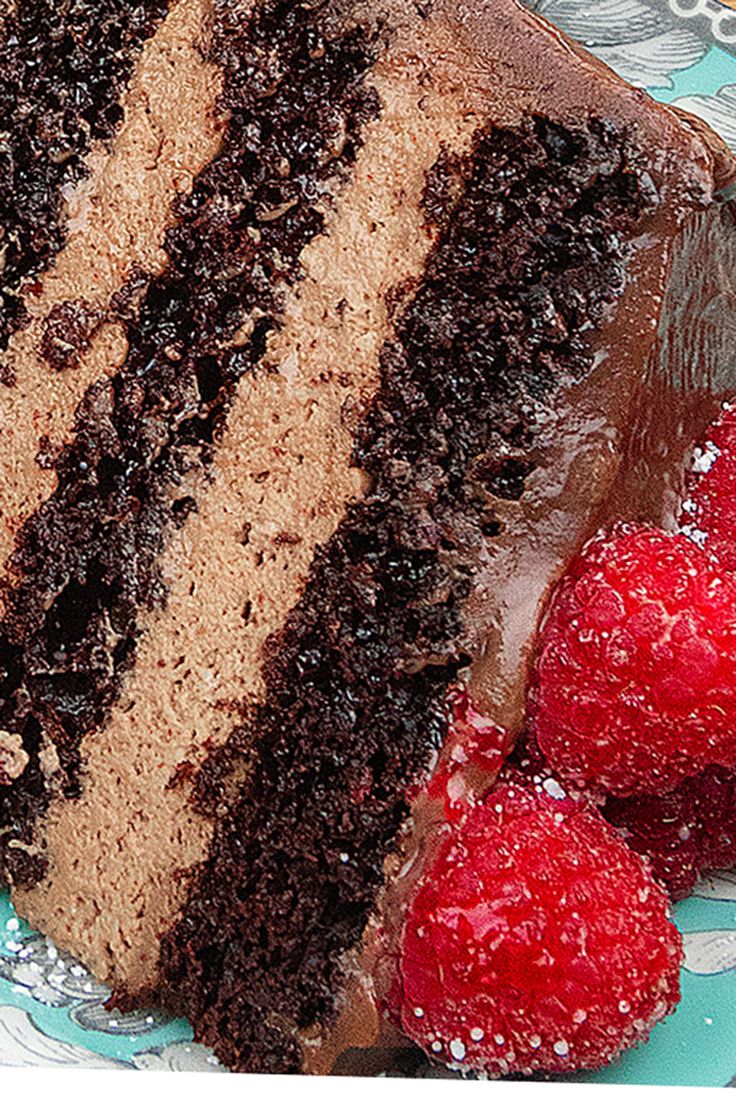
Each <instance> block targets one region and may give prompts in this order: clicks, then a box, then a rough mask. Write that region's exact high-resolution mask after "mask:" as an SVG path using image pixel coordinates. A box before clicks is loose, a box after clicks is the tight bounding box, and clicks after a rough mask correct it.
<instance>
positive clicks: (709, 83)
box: [0, 0, 736, 1087]
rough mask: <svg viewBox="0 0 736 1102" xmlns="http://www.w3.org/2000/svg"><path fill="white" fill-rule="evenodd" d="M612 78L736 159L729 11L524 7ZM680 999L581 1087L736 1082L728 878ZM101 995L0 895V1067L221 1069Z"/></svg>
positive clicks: (184, 1031)
mask: <svg viewBox="0 0 736 1102" xmlns="http://www.w3.org/2000/svg"><path fill="white" fill-rule="evenodd" d="M527 3H528V6H529V7H531V8H533V9H535V10H536V11H539V12H540V13H542V14H543V15H545V16H546V17H547V18H548V19H550V20H551V21H552V22H553V23H556V24H557V25H558V26H559V27H561V28H562V29H563V30H565V31H567V32H568V33H569V34H571V35H573V36H574V37H576V38H578V39H579V40H580V41H581V42H583V43H584V44H585V45H586V46H587V47H588V48H589V49H591V50H592V51H593V52H594V53H596V54H597V55H598V56H599V57H601V58H602V59H603V60H604V61H606V62H607V63H608V64H609V65H611V66H612V68H614V69H616V70H617V71H618V72H619V73H621V75H622V76H624V77H625V78H626V79H627V80H628V81H630V82H631V83H633V84H636V85H638V86H640V87H645V88H648V89H649V91H650V92H651V93H652V95H653V96H655V97H656V98H657V99H660V100H662V101H663V102H666V103H675V104H677V105H678V106H681V107H684V108H686V109H687V110H689V111H692V112H693V113H695V114H698V115H700V116H702V117H703V118H704V119H706V120H707V121H708V122H709V123H710V125H711V126H713V127H714V129H716V130H717V131H719V133H721V135H722V136H723V137H724V138H725V139H726V141H727V142H729V143H730V144H731V145H732V146H733V148H734V149H736V2H734V0H729V2H728V3H726V2H721V0H527ZM675 917H676V921H677V923H678V925H679V927H680V929H681V930H682V932H683V935H684V940H685V949H686V959H685V966H684V968H683V977H682V987H683V997H682V1003H681V1004H680V1006H679V1008H678V1010H677V1012H676V1013H675V1014H674V1015H673V1016H672V1017H671V1018H670V1019H668V1020H667V1021H666V1022H663V1023H662V1024H661V1025H659V1026H657V1028H656V1029H655V1030H654V1033H653V1034H652V1037H651V1040H650V1041H649V1043H648V1044H646V1045H645V1046H643V1047H642V1048H640V1049H638V1050H636V1051H634V1052H630V1053H628V1054H627V1055H626V1056H625V1058H624V1059H623V1060H621V1061H620V1062H618V1063H616V1064H615V1065H613V1066H611V1067H610V1068H607V1069H606V1070H605V1071H603V1072H599V1073H597V1074H595V1075H585V1076H579V1077H578V1078H579V1079H581V1080H583V1081H585V1082H605V1083H652V1084H654V1083H656V1084H662V1085H673V1086H674V1085H679V1086H713V1087H717V1086H731V1085H736V873H728V874H720V875H719V876H717V877H712V878H710V879H707V880H705V881H703V882H702V883H701V885H700V886H699V888H698V891H697V892H696V893H695V895H694V896H693V897H692V898H691V899H688V900H686V901H685V902H684V903H681V904H679V905H678V907H677V908H676V910H675ZM107 996H108V992H107V990H106V989H105V988H104V987H102V986H101V985H100V984H98V983H96V982H95V981H94V980H93V979H92V977H91V976H90V975H89V974H88V973H87V972H85V970H84V969H83V968H82V967H81V966H80V965H79V964H77V963H75V962H74V961H73V960H72V959H71V958H69V957H67V956H66V955H65V954H63V953H60V952H58V951H57V950H56V949H55V948H54V946H53V945H51V944H50V943H49V942H48V941H47V940H46V939H45V938H43V937H41V936H40V935H39V934H36V933H34V932H33V931H32V930H31V929H29V928H28V927H27V926H26V925H25V924H24V923H22V922H19V921H18V919H17V918H16V916H15V914H14V913H13V910H12V908H11V906H10V903H9V902H8V899H7V896H6V895H3V894H2V893H0V1065H6V1066H7V1065H11V1066H18V1065H21V1066H31V1065H36V1066H37V1065H41V1066H47V1067H87V1068H117V1069H131V1070H135V1069H168V1070H172V1071H222V1070H223V1069H222V1068H221V1067H220V1066H219V1065H218V1064H217V1061H216V1060H215V1059H214V1057H213V1056H212V1055H211V1054H210V1053H209V1052H208V1051H207V1050H206V1049H204V1048H203V1047H202V1046H201V1045H196V1044H194V1043H193V1042H192V1039H191V1038H192V1033H191V1029H190V1028H189V1026H188V1025H187V1023H186V1022H181V1021H169V1020H167V1019H165V1018H163V1017H162V1016H161V1015H159V1014H158V1013H156V1012H154V1011H152V1012H150V1013H146V1012H142V1011H136V1012H135V1013H132V1014H118V1013H115V1012H114V1011H108V1010H106V1009H105V1001H106V999H107Z"/></svg>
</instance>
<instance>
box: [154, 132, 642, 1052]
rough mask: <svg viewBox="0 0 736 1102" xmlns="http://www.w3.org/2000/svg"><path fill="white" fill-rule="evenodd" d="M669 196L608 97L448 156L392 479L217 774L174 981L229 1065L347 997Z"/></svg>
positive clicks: (397, 365)
mask: <svg viewBox="0 0 736 1102" xmlns="http://www.w3.org/2000/svg"><path fill="white" fill-rule="evenodd" d="M657 204H658V195H657V190H656V187H655V185H654V183H653V181H652V179H651V177H650V175H649V174H648V172H647V171H646V167H645V166H644V165H643V164H642V163H641V160H640V156H639V154H638V153H637V152H636V150H635V147H634V144H633V143H632V142H631V141H630V137H629V135H628V134H627V133H626V131H625V129H622V128H621V127H618V126H616V125H614V124H612V123H610V122H606V121H603V120H601V119H598V118H595V117H592V118H591V119H590V120H589V121H588V122H587V123H586V124H581V125H580V126H579V127H572V126H563V125H560V124H557V123H553V122H551V121H550V120H548V119H546V118H544V117H542V116H535V117H533V118H531V119H527V120H525V121H523V122H522V123H521V124H520V125H518V126H516V127H507V128H500V127H498V128H494V127H490V128H488V129H483V130H481V131H479V133H478V134H477V137H476V140H475V142H474V146H473V149H472V151H471V153H470V154H468V155H467V156H464V157H449V156H444V157H441V158H440V160H439V161H438V163H437V164H436V165H435V167H434V168H433V169H432V171H431V172H430V174H429V176H428V179H427V185H426V190H425V209H426V213H427V218H428V220H429V221H432V222H435V223H436V224H437V225H438V227H439V231H440V236H439V239H438V241H437V244H436V245H435V246H434V248H433V249H432V251H431V253H430V256H429V258H428V260H427V263H426V265H425V269H424V272H423V274H422V276H421V279H420V281H419V282H418V285H417V286H415V287H413V288H408V289H405V290H404V294H403V297H402V296H401V295H399V296H398V297H397V299H396V301H395V303H394V309H395V316H396V319H397V320H396V324H395V336H394V338H393V339H390V340H389V341H387V343H386V344H385V345H384V347H383V351H382V354H381V361H380V373H381V381H380V387H379V390H378V392H377V394H376V395H375V396H374V398H373V399H372V401H371V403H370V406H369V408H368V411H367V414H366V416H365V417H364V419H363V420H362V422H361V423H360V425H359V427H358V429H357V431H356V438H355V453H354V462H355V463H356V465H357V466H359V467H360V468H362V470H363V471H365V472H366V473H367V475H368V476H369V478H370V485H369V489H368V491H367V493H366V494H365V496H364V497H363V499H362V500H360V501H358V502H353V503H352V504H349V505H348V507H347V510H346V515H345V517H344V519H343V521H342V522H341V523H340V525H339V526H338V528H337V530H336V531H335V533H334V535H333V536H332V537H331V538H330V539H329V540H328V541H327V542H326V543H325V544H324V545H323V546H322V547H320V548H319V549H318V551H317V553H316V555H315V558H314V562H313V565H312V569H311V573H310V577H309V580H308V583H307V585H306V588H305V590H304V593H303V595H302V597H301V598H300V600H299V601H298V603H297V604H296V606H295V607H294V608H293V610H292V612H291V613H290V614H289V616H288V618H287V620H286V623H285V626H284V628H283V630H282V631H281V632H280V633H278V634H277V635H276V636H275V637H273V639H272V640H271V643H270V648H269V654H268V656H267V659H266V662H265V666H264V680H265V685H266V695H265V700H264V701H263V703H262V704H261V705H260V706H257V707H256V708H255V709H254V713H253V715H252V716H251V717H250V718H249V719H248V720H247V721H246V722H245V723H244V724H242V725H241V726H239V727H238V728H237V729H236V730H235V731H234V733H233V735H232V737H231V738H230V740H229V741H228V743H227V744H226V745H225V746H224V747H223V748H222V749H221V750H220V751H218V752H216V753H213V754H212V755H211V757H210V759H209V761H208V762H207V763H206V764H205V766H204V768H203V769H202V771H201V773H200V776H199V779H198V785H197V789H198V795H199V798H200V800H201V802H202V806H203V808H204V809H205V811H207V812H209V813H210V814H212V815H218V816H219V818H218V819H217V825H216V828H215V834H214V838H213V841H212V844H211V847H210V853H209V857H208V859H207V861H206V862H205V863H204V864H203V866H202V867H201V869H200V870H199V874H198V877H197V880H196V882H195V884H194V886H193V887H192V890H191V892H190V895H189V899H188V901H187V904H186V906H185V908H184V911H183V914H182V917H181V918H180V920H179V921H178V922H177V924H176V925H175V926H174V928H173V929H172V930H171V931H170V932H169V934H168V935H167V936H166V938H165V939H164V941H163V944H162V969H163V995H164V999H165V1001H166V1003H167V1004H168V1005H169V1006H170V1007H171V1008H172V1009H175V1010H176V1011H178V1012H182V1013H184V1014H186V1015H187V1016H188V1017H190V1019H191V1020H192V1021H194V1022H195V1028H196V1033H197V1037H198V1039H200V1040H202V1041H204V1042H206V1043H207V1044H209V1045H211V1046H212V1047H213V1048H214V1049H215V1051H216V1052H217V1053H218V1055H219V1056H220V1057H221V1058H222V1059H223V1060H224V1062H225V1063H226V1064H228V1065H229V1066H231V1067H234V1068H237V1069H240V1070H246V1071H296V1070H299V1069H300V1068H301V1066H302V1055H301V1050H300V1043H299V1040H298V1037H297V1034H298V1033H299V1032H301V1031H305V1030H308V1029H310V1028H311V1027H313V1026H315V1024H319V1025H321V1026H325V1025H328V1026H329V1024H330V1023H331V1022H332V1021H333V1020H334V1018H335V1015H336V1007H337V1002H336V999H337V993H338V992H339V991H340V989H341V987H342V985H343V983H344V981H345V960H346V954H347V953H348V952H349V951H350V950H354V949H355V948H356V947H357V946H358V944H359V942H360V939H361V936H362V934H363V931H364V929H365V927H366V923H367V921H368V919H369V917H370V916H371V914H372V912H373V910H374V907H375V901H376V896H377V894H378V892H379V890H380V888H381V885H382V883H383V877H384V861H385V859H386V857H387V856H388V855H389V854H390V852H391V851H392V850H393V849H394V847H395V845H396V840H397V836H398V834H399V831H400V828H401V826H402V824H403V823H404V822H405V820H406V818H407V816H408V814H409V801H410V789H411V786H412V785H413V784H414V783H415V782H416V781H417V780H419V779H420V778H421V777H423V776H425V775H426V773H427V770H428V768H429V766H430V762H431V760H432V757H433V754H434V753H435V752H436V751H437V750H438V749H439V747H440V746H441V744H442V741H443V739H444V737H445V735H446V731H447V712H446V704H445V700H446V691H447V686H448V684H449V683H450V682H451V681H453V680H454V679H455V678H456V677H457V675H458V672H459V671H460V670H461V669H462V668H463V667H465V666H467V665H469V663H470V661H471V659H472V655H473V650H474V647H475V644H476V642H477V637H478V634H479V631H480V633H482V626H481V628H480V629H479V625H477V624H469V623H468V621H467V617H466V610H467V607H468V602H469V600H470V598H471V597H472V595H473V592H474V589H475V587H476V584H477V581H478V577H479V574H480V571H481V569H482V564H483V562H484V559H485V558H487V553H488V548H489V547H491V546H492V544H493V541H494V540H495V539H497V538H498V537H499V536H500V534H501V533H502V530H503V523H504V522H503V520H502V519H501V517H500V514H499V509H498V504H499V502H503V501H508V500H516V499H518V498H520V497H521V496H522V495H523V493H524V490H525V485H526V483H527V480H528V479H529V478H530V476H531V475H532V474H533V471H534V467H535V460H534V448H535V444H536V442H537V439H538V436H539V434H540V432H541V431H542V428H543V426H544V424H545V422H546V421H547V420H548V418H549V416H550V414H551V410H552V408H553V405H554V402H555V399H556V398H557V397H558V396H559V392H560V391H561V390H562V389H564V388H566V387H571V386H575V385H577V384H578V383H580V382H581V381H583V380H585V379H586V377H587V376H588V375H589V374H590V373H591V372H592V370H593V368H594V366H595V355H594V352H593V345H592V342H591V335H592V334H593V333H594V332H595V331H596V329H597V328H599V327H600V326H602V325H603V324H604V323H605V322H606V320H607V319H608V318H609V316H610V314H611V312H612V310H613V307H614V306H615V303H616V301H617V299H618V298H619V296H620V295H621V294H622V293H623V290H624V287H625V285H626V268H627V262H628V261H629V259H630V256H631V251H632V246H631V244H630V243H631V241H632V240H633V239H634V238H635V236H636V232H637V227H638V226H639V224H640V222H641V220H642V219H643V218H644V217H645V216H646V215H648V214H651V213H652V212H653V211H654V210H655V209H656V207H657ZM244 766H245V768H246V769H247V771H248V776H247V779H246V780H245V782H242V781H238V778H240V777H242V770H243V767H244ZM238 783H240V785H241V787H240V791H239V793H238V794H237V796H235V795H233V792H232V788H233V785H234V784H238ZM224 807H227V810H223V808H224Z"/></svg>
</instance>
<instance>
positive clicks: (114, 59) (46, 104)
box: [0, 0, 166, 353]
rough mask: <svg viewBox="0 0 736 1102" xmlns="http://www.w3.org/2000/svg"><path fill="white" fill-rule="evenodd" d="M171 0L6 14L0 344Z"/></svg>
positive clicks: (46, 6)
mask: <svg viewBox="0 0 736 1102" xmlns="http://www.w3.org/2000/svg"><path fill="white" fill-rule="evenodd" d="M165 12H166V0H95V2H94V3H87V2H86V0H74V2H72V3H66V4H59V3H55V2H54V0H24V2H23V3H19V4H16V5H13V6H12V7H10V9H9V10H8V11H7V12H6V13H5V15H4V16H3V19H2V22H1V23H0V42H1V43H2V57H3V71H2V78H0V118H2V119H3V135H2V144H0V258H1V259H2V264H0V353H2V351H3V350H4V349H5V348H6V346H7V342H8V337H9V336H10V334H11V333H12V332H13V331H14V330H15V329H17V328H18V327H19V326H20V325H22V324H23V322H24V321H25V319H26V313H25V310H24V308H23V303H22V300H21V298H20V295H19V292H20V289H21V286H22V283H23V281H24V280H26V279H28V278H29V277H32V276H35V275H36V274H38V273H39V272H40V271H42V270H43V269H44V268H45V267H46V266H47V264H48V262H49V260H50V259H51V257H53V256H54V255H55V254H56V253H57V252H58V251H59V249H60V248H61V246H62V244H63V241H64V236H65V226H64V214H63V208H64V191H65V189H66V188H69V187H70V186H73V185H74V184H76V183H77V182H78V181H79V180H80V179H81V178H82V177H83V175H84V174H85V171H86V165H85V156H86V154H87V153H88V152H89V150H90V147H91V144H92V143H93V142H95V141H99V140H101V139H106V138H110V137H111V136H112V134H113V133H114V131H115V129H116V127H117V125H118V123H119V122H120V120H121V117H122V112H121V108H120V103H119V100H120V93H121V89H122V88H123V87H124V85H125V83H126V81H127V78H128V76H129V75H130V72H131V68H132V65H133V61H134V58H135V56H136V54H137V52H138V50H139V48H140V46H141V44H142V43H143V42H144V41H145V40H146V39H147V38H148V37H149V35H151V34H152V33H153V31H154V29H155V27H156V24H157V22H158V20H159V19H161V17H162V16H163V15H164V14H165Z"/></svg>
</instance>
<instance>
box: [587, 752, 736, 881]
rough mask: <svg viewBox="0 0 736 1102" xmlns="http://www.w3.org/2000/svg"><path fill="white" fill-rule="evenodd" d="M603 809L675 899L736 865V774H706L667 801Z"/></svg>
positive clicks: (634, 800)
mask: <svg viewBox="0 0 736 1102" xmlns="http://www.w3.org/2000/svg"><path fill="white" fill-rule="evenodd" d="M602 810H603V814H604V815H605V817H606V818H607V819H608V821H609V822H610V823H613V824H614V826H616V827H617V828H618V829H619V830H620V831H621V833H622V834H623V836H624V839H625V841H626V843H627V845H628V846H630V847H631V848H632V849H634V850H636V852H637V853H642V854H645V855H646V856H647V857H648V858H649V863H650V866H651V869H652V873H653V874H654V878H655V879H656V880H658V881H659V882H660V884H663V885H664V886H665V888H666V889H667V891H668V892H669V894H670V897H671V898H672V899H684V898H685V896H687V895H689V894H690V892H691V891H692V890H693V888H694V887H695V882H696V880H697V879H698V877H699V875H700V873H701V872H703V871H705V870H711V869H732V868H734V866H736V772H734V771H733V770H727V769H720V768H718V767H717V766H716V767H713V768H711V769H706V770H705V771H704V772H703V773H700V774H698V776H697V777H690V778H688V779H687V780H685V781H683V782H682V784H681V785H679V787H678V788H676V789H675V790H674V792H670V793H668V794H667V795H665V796H632V797H629V798H628V799H616V798H613V797H612V798H611V799H609V800H608V801H607V802H606V804H605V806H604V807H603V809H602Z"/></svg>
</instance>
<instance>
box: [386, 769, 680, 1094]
mask: <svg viewBox="0 0 736 1102" xmlns="http://www.w3.org/2000/svg"><path fill="white" fill-rule="evenodd" d="M445 829H446V832H447V833H446V835H445V837H444V839H443V842H442V844H441V846H440V847H439V849H438V851H437V853H436V856H435V857H434V858H433V860H432V861H430V863H429V865H428V867H427V868H426V869H425V870H424V873H423V877H422V879H421V881H420V884H419V887H418V888H417V890H416V892H415V894H414V895H413V897H412V898H411V899H410V901H409V904H408V908H407V912H406V915H405V920H404V927H403V930H402V934H401V938H400V945H399V949H398V957H399V965H398V969H397V975H396V979H395V981H394V984H393V987H392V988H391V989H390V991H389V996H388V1005H387V1009H388V1013H389V1015H390V1016H391V1017H392V1018H393V1020H394V1021H395V1022H396V1024H397V1025H399V1026H400V1028H402V1029H403V1030H404V1032H405V1033H406V1034H408V1036H409V1037H410V1038H411V1039H412V1040H413V1041H415V1042H416V1043H417V1044H419V1045H421V1046H422V1047H423V1048H424V1049H425V1050H426V1051H427V1053H429V1054H430V1055H432V1056H434V1057H436V1058H438V1059H441V1060H443V1061H444V1062H446V1063H450V1064H454V1065H460V1066H462V1067H466V1068H472V1069H476V1070H480V1071H485V1072H488V1073H491V1074H493V1075H503V1074H509V1073H523V1074H531V1073H533V1072H539V1071H547V1072H562V1071H573V1070H577V1069H580V1068H596V1067H601V1066H602V1065H604V1064H606V1063H607V1062H609V1061H610V1060H611V1059H613V1058H614V1057H615V1056H616V1055H617V1054H618V1053H619V1052H621V1051H622V1050H623V1049H624V1048H626V1047H628V1046H630V1045H633V1044H636V1043H638V1042H640V1041H642V1040H643V1039H644V1038H645V1037H646V1036H647V1035H648V1033H649V1031H650V1030H651V1028H652V1026H653V1025H654V1023H655V1022H657V1021H659V1020H660V1019H661V1018H663V1017H664V1016H665V1015H666V1014H667V1013H669V1012H670V1011H671V1010H672V1009H673V1007H674V1006H675V1004H676V1003H677V1001H678V999H679V966H680V963H681V960H682V944H681V939H680V936H679V934H678V932H677V930H676V929H675V928H674V926H672V925H671V923H670V922H669V920H668V917H667V915H668V900H667V897H666V895H665V893H664V892H663V891H662V889H661V888H660V887H659V886H658V885H657V884H656V883H655V882H654V880H653V879H652V877H651V875H650V873H649V871H648V869H647V867H646V864H645V863H644V861H642V859H641V858H640V857H639V856H638V855H636V854H634V853H632V852H631V851H630V850H629V849H627V847H626V846H625V844H624V843H623V841H622V840H621V838H620V837H619V836H618V835H617V833H616V831H615V830H613V828H612V827H610V826H609V825H608V824H607V823H606V822H605V820H603V819H602V818H601V816H600V815H599V814H598V813H597V812H596V811H595V810H594V809H592V808H591V807H590V806H589V805H588V803H587V802H586V801H584V800H579V801H574V800H572V799H570V798H567V797H565V796H564V794H561V798H552V797H551V796H549V795H547V794H546V792H544V791H543V790H542V789H541V788H535V787H533V786H531V785H525V784H522V783H520V782H518V781H512V782H509V781H506V780H503V781H501V782H500V783H499V785H498V786H497V787H496V788H494V789H493V790H492V791H491V792H490V794H489V795H488V796H487V798H486V799H485V801H484V802H483V803H480V804H476V805H474V806H472V807H471V808H470V809H469V811H468V813H467V815H466V817H465V818H464V819H463V820H462V821H460V822H458V823H455V824H453V825H451V826H449V827H446V828H445Z"/></svg>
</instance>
